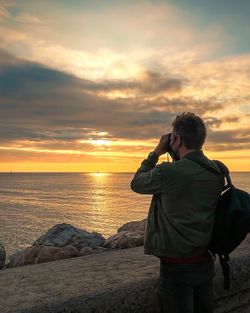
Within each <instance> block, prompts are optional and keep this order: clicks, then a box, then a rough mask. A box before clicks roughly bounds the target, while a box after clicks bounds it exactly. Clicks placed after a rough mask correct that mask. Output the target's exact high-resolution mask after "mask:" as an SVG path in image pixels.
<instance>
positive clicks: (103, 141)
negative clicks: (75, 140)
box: [92, 139, 110, 145]
mask: <svg viewBox="0 0 250 313" xmlns="http://www.w3.org/2000/svg"><path fill="white" fill-rule="evenodd" d="M92 143H93V144H94V145H109V144H110V141H109V140H104V139H97V140H92Z"/></svg>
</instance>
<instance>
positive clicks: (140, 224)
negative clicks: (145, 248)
mask: <svg viewBox="0 0 250 313" xmlns="http://www.w3.org/2000/svg"><path fill="white" fill-rule="evenodd" d="M146 222H147V219H146V218H145V219H144V220H142V221H133V222H128V223H126V224H124V225H122V226H121V227H120V228H118V230H117V232H118V233H119V232H121V231H130V232H135V231H144V230H145V227H146Z"/></svg>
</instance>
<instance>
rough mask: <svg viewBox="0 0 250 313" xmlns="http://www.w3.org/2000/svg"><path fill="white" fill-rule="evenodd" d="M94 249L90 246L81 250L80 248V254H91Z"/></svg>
mask: <svg viewBox="0 0 250 313" xmlns="http://www.w3.org/2000/svg"><path fill="white" fill-rule="evenodd" d="M93 253H94V251H93V249H92V248H90V247H88V246H87V247H83V248H82V249H81V250H80V255H82V256H84V255H89V254H93Z"/></svg>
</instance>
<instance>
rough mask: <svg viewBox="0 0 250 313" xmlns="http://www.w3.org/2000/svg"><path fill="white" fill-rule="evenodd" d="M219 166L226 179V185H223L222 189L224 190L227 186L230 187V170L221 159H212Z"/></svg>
mask: <svg viewBox="0 0 250 313" xmlns="http://www.w3.org/2000/svg"><path fill="white" fill-rule="evenodd" d="M213 161H214V162H215V163H216V164H217V165H218V167H219V169H220V171H221V173H222V174H223V175H224V177H225V178H226V181H227V185H225V186H224V187H223V189H224V190H226V189H227V188H229V187H232V185H233V184H232V180H231V177H230V172H229V169H228V167H227V166H226V165H225V164H224V163H222V162H221V161H219V160H213Z"/></svg>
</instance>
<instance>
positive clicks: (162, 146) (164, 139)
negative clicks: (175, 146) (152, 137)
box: [154, 133, 171, 157]
mask: <svg viewBox="0 0 250 313" xmlns="http://www.w3.org/2000/svg"><path fill="white" fill-rule="evenodd" d="M170 135H171V133H169V134H166V135H163V136H161V139H160V142H159V143H158V145H157V146H156V148H155V149H154V152H155V154H156V155H157V156H158V157H159V156H160V155H162V154H165V153H166V152H168V151H169V148H170Z"/></svg>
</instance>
